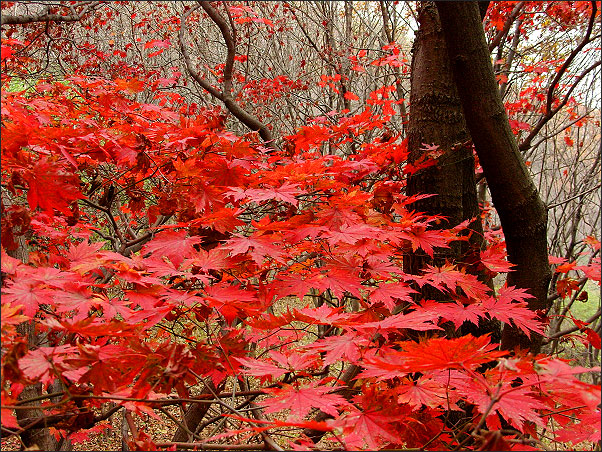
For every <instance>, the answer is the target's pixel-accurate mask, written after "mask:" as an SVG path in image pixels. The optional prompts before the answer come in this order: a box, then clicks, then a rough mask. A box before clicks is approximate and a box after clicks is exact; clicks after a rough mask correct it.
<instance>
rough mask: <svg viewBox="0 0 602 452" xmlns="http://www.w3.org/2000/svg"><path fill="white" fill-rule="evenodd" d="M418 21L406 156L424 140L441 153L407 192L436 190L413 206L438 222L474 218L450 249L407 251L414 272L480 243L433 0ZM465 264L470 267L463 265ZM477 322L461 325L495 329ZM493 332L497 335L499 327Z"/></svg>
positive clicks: (466, 151) (468, 257)
mask: <svg viewBox="0 0 602 452" xmlns="http://www.w3.org/2000/svg"><path fill="white" fill-rule="evenodd" d="M418 21H419V23H420V28H419V30H418V33H417V35H416V39H415V41H414V46H413V49H412V52H413V56H412V70H411V94H410V110H411V111H410V121H409V127H408V150H409V151H410V158H409V160H410V162H415V161H416V160H418V159H420V158H422V157H424V156H425V153H426V151H425V150H424V145H425V144H427V145H431V144H436V145H438V146H439V149H438V151H441V152H442V155H441V156H440V157H438V158H437V163H436V165H435V166H431V167H429V168H426V169H424V170H422V171H419V172H418V173H416V174H413V175H412V176H410V178H409V180H408V188H407V194H408V195H415V194H420V193H429V194H435V195H436V196H434V197H431V198H427V199H423V200H420V201H418V202H416V203H414V204H413V207H414V208H415V209H416V210H418V211H421V212H426V213H427V214H429V215H443V216H444V217H446V219H447V220H446V221H444V222H442V223H441V224H440V227H441V228H447V227H453V226H456V225H458V224H460V223H462V222H463V221H465V220H468V219H471V218H474V219H475V220H474V221H473V222H472V224H471V225H470V227H471V229H472V231H473V233H472V234H471V239H470V241H469V242H454V243H452V246H451V248H450V249H443V250H440V251H439V252H437V253H436V254H435V259H430V258H429V257H428V256H427V255H426V254H425V253H424V252H420V251H419V252H417V253H413V254H412V255H410V256H408V260H407V264H406V271H408V272H409V273H412V274H416V273H418V272H419V270H420V269H421V268H422V267H423V266H424V264H426V263H429V264H434V265H438V266H441V265H443V264H444V263H445V261H446V260H449V261H453V262H466V263H469V262H475V261H476V257H478V256H474V254H478V251H479V250H480V248H481V246H482V244H483V229H482V225H481V220H480V210H479V205H478V200H477V192H476V183H475V174H474V164H475V162H474V156H473V153H472V146H471V143H470V135H469V133H468V130H467V127H466V122H465V121H464V114H463V112H462V105H461V103H460V98H459V97H458V92H457V89H456V85H455V82H454V79H453V75H452V71H451V66H450V63H449V58H448V55H447V51H446V47H445V39H444V36H443V32H442V29H441V24H440V20H439V14H438V12H437V8H436V7H435V4H434V3H433V2H423V3H422V4H421V6H420V8H419V11H418ZM467 270H468V271H471V270H473V269H472V268H470V265H468V267H467ZM474 273H475V274H477V276H480V279H481V280H483V282H485V283H486V284H489V283H490V280H489V279H488V278H487V277H485V276H484V275H479V274H478V272H476V271H474ZM425 289H426V291H427V292H425ZM421 291H422V295H423V296H425V297H426V298H431V299H435V300H441V301H443V300H446V299H449V297H448V296H443V294H442V293H441V292H439V291H436V290H434V289H432V290H431V289H429V288H428V287H423V288H422V289H421ZM481 326H482V327H484V328H482V329H483V331H477V330H478V329H477V328H467V327H466V326H465V327H464V328H463V330H470V332H471V333H473V334H482V333H483V332H494V331H495V330H499V328H496V327H495V326H494V325H493V324H491V325H481ZM467 332H469V331H463V333H467ZM494 336H496V334H494ZM497 337H498V339H499V333H498V334H497Z"/></svg>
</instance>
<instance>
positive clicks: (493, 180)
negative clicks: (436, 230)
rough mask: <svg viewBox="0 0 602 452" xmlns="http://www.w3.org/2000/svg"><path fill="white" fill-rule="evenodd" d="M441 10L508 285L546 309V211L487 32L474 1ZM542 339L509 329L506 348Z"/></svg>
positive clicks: (538, 343) (441, 4)
mask: <svg viewBox="0 0 602 452" xmlns="http://www.w3.org/2000/svg"><path fill="white" fill-rule="evenodd" d="M437 8H438V10H439V15H440V17H441V25H442V28H443V33H444V35H445V42H446V45H447V50H448V53H449V57H450V61H451V63H452V71H453V74H454V78H455V81H456V86H457V88H458V94H459V96H460V100H461V102H462V107H463V110H464V117H465V118H466V124H467V125H468V129H469V131H470V134H471V136H472V139H473V142H474V145H475V148H476V151H477V154H478V156H479V161H480V163H481V166H482V167H483V172H484V175H485V177H486V179H487V182H488V184H489V189H490V191H491V197H492V200H493V204H494V206H495V208H496V210H497V212H498V215H499V217H500V221H501V224H502V229H503V231H504V236H505V238H506V246H507V249H508V258H509V261H510V262H511V263H513V264H514V265H515V270H514V271H513V272H511V273H510V274H509V276H508V284H509V285H513V286H517V287H520V288H524V289H528V291H529V293H531V295H533V296H534V297H535V298H534V299H532V300H530V301H529V308H530V309H532V310H534V311H537V310H545V309H546V308H547V307H548V301H547V291H548V284H549V281H550V275H551V274H550V268H549V265H548V251H547V238H546V229H547V211H546V208H545V206H544V204H543V202H542V201H541V198H540V197H539V193H538V192H537V189H536V188H535V185H534V184H533V181H532V179H531V177H530V176H529V173H528V171H527V167H526V166H525V164H524V162H523V159H522V157H521V155H520V153H519V150H518V145H517V143H516V140H515V138H514V135H513V133H512V130H511V128H510V124H509V122H508V116H507V115H506V112H505V110H504V106H503V104H502V100H501V98H500V95H499V91H498V86H497V83H496V81H495V77H494V74H493V66H492V64H491V58H490V54H489V49H488V47H487V42H486V40H485V33H484V31H483V26H482V24H481V20H480V17H479V8H478V5H477V3H475V2H449V3H448V2H438V3H437ZM541 340H542V338H541V337H540V336H534V337H533V338H532V339H529V338H528V337H527V336H525V335H524V334H523V333H521V332H520V331H519V330H518V329H516V328H511V327H506V328H504V332H503V337H502V346H503V347H505V348H507V349H512V348H514V347H516V346H520V347H522V348H527V349H530V350H531V351H532V352H537V351H538V350H539V348H540V346H541Z"/></svg>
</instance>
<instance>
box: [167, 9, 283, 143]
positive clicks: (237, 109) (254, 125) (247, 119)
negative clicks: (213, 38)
mask: <svg viewBox="0 0 602 452" xmlns="http://www.w3.org/2000/svg"><path fill="white" fill-rule="evenodd" d="M199 7H202V8H203V10H205V12H206V13H207V14H208V15H209V17H210V18H211V20H212V21H213V22H214V23H215V24H216V25H217V27H218V28H219V30H220V33H221V35H222V37H223V38H224V42H225V44H226V49H227V54H226V64H225V67H224V82H223V87H222V90H221V91H219V90H218V89H216V88H215V87H213V86H212V85H211V84H210V83H209V82H208V81H207V80H205V79H203V78H202V77H201V76H200V75H199V73H198V72H197V71H196V70H195V69H194V68H193V65H192V60H191V59H190V53H189V52H188V49H187V48H186V45H185V44H184V27H185V26H186V19H187V18H188V16H190V14H191V13H192V12H193V11H196V10H197V9H198V8H199ZM178 37H179V41H180V49H181V50H182V54H183V56H184V63H185V65H186V70H187V71H188V73H189V74H190V75H191V76H192V78H193V79H194V80H195V81H196V82H197V83H198V84H199V85H200V86H201V87H202V88H203V89H204V90H205V91H207V92H208V93H209V94H211V95H212V96H213V97H215V98H216V99H218V100H220V101H221V102H223V104H224V105H225V106H226V108H227V109H228V111H229V112H230V113H231V114H232V115H233V116H234V117H235V118H236V119H238V120H239V121H240V122H242V123H243V124H244V125H245V126H247V127H248V128H249V129H251V130H252V131H254V132H258V133H259V136H260V137H261V139H262V140H263V142H264V143H265V144H266V145H267V146H268V147H269V148H271V149H272V150H277V147H276V144H275V143H274V138H273V136H272V132H270V130H269V129H268V127H267V126H266V125H265V124H263V123H262V122H261V121H260V120H259V119H258V118H257V117H255V116H254V115H253V114H251V113H249V112H248V111H246V110H244V109H243V108H242V107H241V106H240V105H239V104H238V103H237V102H236V101H235V100H234V98H233V97H232V72H233V69H234V57H235V56H236V46H235V41H234V37H233V34H232V33H231V32H230V29H229V27H228V24H227V22H226V20H225V19H224V18H223V17H222V16H221V14H219V13H218V12H217V10H215V9H214V8H213V7H212V6H211V5H210V3H209V2H204V1H199V5H197V6H196V7H195V8H193V9H191V10H189V11H187V12H186V13H184V14H183V15H182V18H181V20H180V30H179V33H178Z"/></svg>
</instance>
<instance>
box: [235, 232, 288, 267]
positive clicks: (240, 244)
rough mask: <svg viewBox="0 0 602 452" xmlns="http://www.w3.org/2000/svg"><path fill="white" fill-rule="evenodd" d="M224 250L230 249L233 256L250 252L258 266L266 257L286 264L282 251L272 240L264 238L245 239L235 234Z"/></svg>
mask: <svg viewBox="0 0 602 452" xmlns="http://www.w3.org/2000/svg"><path fill="white" fill-rule="evenodd" d="M224 248H225V249H229V250H230V254H231V255H232V256H237V255H239V254H245V253H247V252H249V254H250V255H251V257H252V258H253V260H254V261H255V262H256V263H257V264H261V263H262V262H263V260H264V258H265V257H266V256H269V257H271V258H272V259H274V260H276V261H277V262H284V259H283V255H284V252H283V251H282V249H280V248H278V247H277V246H275V245H274V242H273V241H272V240H270V239H269V238H268V237H264V236H260V237H245V236H243V235H237V234H235V235H233V236H232V237H231V238H230V239H229V240H228V241H227V242H226V244H225V245H224ZM249 250H251V251H249Z"/></svg>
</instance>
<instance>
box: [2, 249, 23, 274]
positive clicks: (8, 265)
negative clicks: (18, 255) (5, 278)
mask: <svg viewBox="0 0 602 452" xmlns="http://www.w3.org/2000/svg"><path fill="white" fill-rule="evenodd" d="M0 265H1V268H2V272H3V273H6V274H9V275H14V274H15V273H16V272H17V270H18V269H19V267H21V266H24V265H25V264H24V263H23V262H21V261H20V260H19V259H15V258H14V257H11V256H9V255H8V254H7V253H6V251H4V248H2V249H1V251H0Z"/></svg>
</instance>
